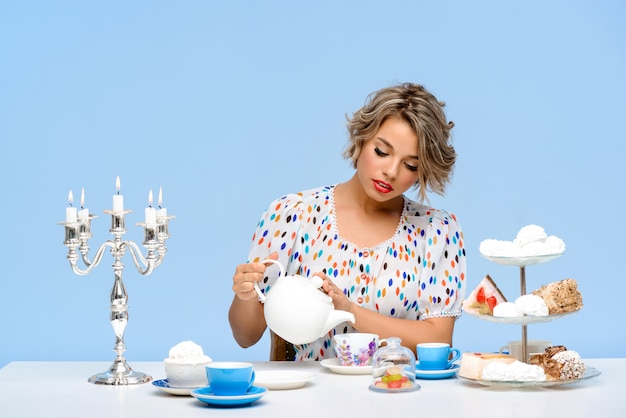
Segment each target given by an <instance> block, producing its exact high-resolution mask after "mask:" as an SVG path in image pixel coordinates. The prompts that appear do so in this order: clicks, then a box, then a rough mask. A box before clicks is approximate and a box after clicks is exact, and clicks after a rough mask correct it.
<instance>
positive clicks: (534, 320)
mask: <svg viewBox="0 0 626 418" xmlns="http://www.w3.org/2000/svg"><path fill="white" fill-rule="evenodd" d="M579 310H580V309H578V310H575V311H571V312H565V313H562V314H555V315H546V316H533V315H525V316H516V317H505V316H493V315H480V314H476V313H473V312H468V311H465V310H464V311H463V313H465V314H467V315H469V316H473V317H474V318H479V319H482V320H483V321H489V322H497V323H499V324H522V325H523V324H539V323H542V322H550V321H554V320H555V319H559V318H563V317H564V316H567V315H571V314H573V313H576V312H578V311H579Z"/></svg>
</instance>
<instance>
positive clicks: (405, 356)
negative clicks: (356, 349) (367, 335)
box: [370, 337, 420, 393]
mask: <svg viewBox="0 0 626 418" xmlns="http://www.w3.org/2000/svg"><path fill="white" fill-rule="evenodd" d="M382 342H386V343H387V345H386V346H383V347H380V348H379V349H378V350H376V352H375V353H374V357H373V359H372V384H371V385H370V389H371V390H373V391H374V392H384V393H390V392H412V391H414V390H419V389H420V385H419V384H418V383H417V382H416V381H415V355H414V354H413V352H412V351H411V350H409V349H408V348H406V347H403V346H402V344H401V340H400V338H398V337H389V338H387V339H385V340H381V343H382Z"/></svg>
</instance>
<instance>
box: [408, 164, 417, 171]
mask: <svg viewBox="0 0 626 418" xmlns="http://www.w3.org/2000/svg"><path fill="white" fill-rule="evenodd" d="M405 166H406V168H407V169H409V170H410V171H417V167H416V166H414V165H411V164H405Z"/></svg>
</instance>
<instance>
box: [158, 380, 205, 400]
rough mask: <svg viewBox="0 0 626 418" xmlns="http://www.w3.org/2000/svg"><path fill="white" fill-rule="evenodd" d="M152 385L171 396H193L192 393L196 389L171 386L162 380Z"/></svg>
mask: <svg viewBox="0 0 626 418" xmlns="http://www.w3.org/2000/svg"><path fill="white" fill-rule="evenodd" d="M152 385H153V386H156V387H157V388H159V389H161V390H162V391H163V392H166V393H169V394H170V395H186V396H188V395H191V391H192V390H193V389H196V388H195V387H192V388H186V387H178V386H170V385H169V383H168V382H167V379H161V380H153V381H152Z"/></svg>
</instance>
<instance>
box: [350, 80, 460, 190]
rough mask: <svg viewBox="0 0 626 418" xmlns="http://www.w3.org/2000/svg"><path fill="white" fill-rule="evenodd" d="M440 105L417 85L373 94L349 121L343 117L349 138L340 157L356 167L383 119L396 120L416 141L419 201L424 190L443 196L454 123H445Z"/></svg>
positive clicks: (452, 152)
mask: <svg viewBox="0 0 626 418" xmlns="http://www.w3.org/2000/svg"><path fill="white" fill-rule="evenodd" d="M444 106H445V103H444V102H441V101H439V100H437V98H436V97H435V96H434V95H433V94H432V93H430V92H429V91H428V90H426V89H425V88H424V86H422V85H419V84H413V83H403V84H400V85H397V86H392V87H387V88H383V89H381V90H378V91H375V92H373V93H371V94H370V95H369V96H368V97H367V99H366V101H365V105H364V106H363V107H362V108H360V109H359V110H357V111H356V112H355V113H354V114H353V115H352V118H349V117H348V118H347V120H348V125H347V128H348V132H349V135H350V138H349V142H348V146H347V148H346V149H345V151H344V153H343V156H344V157H345V158H346V159H349V160H351V161H352V166H353V167H354V168H356V162H357V160H358V158H359V155H360V154H361V150H362V148H363V144H364V143H365V142H366V141H367V140H369V139H371V138H373V137H374V135H376V132H378V130H379V129H380V126H381V125H382V123H383V122H384V121H385V120H386V119H388V118H390V117H396V118H399V119H401V120H404V121H406V122H408V123H409V125H411V126H412V127H413V129H414V130H415V133H416V134H417V138H418V145H417V148H418V149H417V155H418V157H419V158H418V174H419V178H418V180H417V182H416V183H415V185H414V187H415V189H419V201H421V202H423V201H427V200H428V197H427V192H428V191H432V192H435V193H437V194H440V195H443V194H444V192H445V187H446V184H447V183H449V182H450V179H451V177H452V171H453V166H454V162H455V161H456V152H455V150H454V147H453V146H452V145H451V144H450V139H451V138H450V130H451V129H452V128H453V127H454V122H452V121H447V119H446V114H445V113H444V111H443V107H444Z"/></svg>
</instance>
